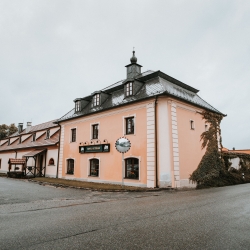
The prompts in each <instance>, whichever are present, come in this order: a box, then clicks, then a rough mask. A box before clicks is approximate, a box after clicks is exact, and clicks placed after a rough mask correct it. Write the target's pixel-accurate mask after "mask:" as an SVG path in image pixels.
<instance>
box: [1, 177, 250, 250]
mask: <svg viewBox="0 0 250 250" xmlns="http://www.w3.org/2000/svg"><path fill="white" fill-rule="evenodd" d="M0 249H1V250H3V249H18V250H19V249H60V250H63V249H219V250H223V249H233V250H238V249H250V184H244V185H237V186H231V187H223V188H212V189H206V190H191V191H178V192H176V191H172V192H171V191H161V192H152V193H134V192H132V193H107V192H92V191H85V190H77V189H71V188H68V189H67V188H54V187H51V186H40V185H38V184H35V183H30V182H27V181H23V180H16V179H7V178H0Z"/></svg>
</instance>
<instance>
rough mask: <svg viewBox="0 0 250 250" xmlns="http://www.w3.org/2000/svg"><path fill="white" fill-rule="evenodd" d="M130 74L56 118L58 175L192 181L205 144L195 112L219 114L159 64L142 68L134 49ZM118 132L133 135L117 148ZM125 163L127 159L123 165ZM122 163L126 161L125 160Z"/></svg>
mask: <svg viewBox="0 0 250 250" xmlns="http://www.w3.org/2000/svg"><path fill="white" fill-rule="evenodd" d="M130 60H131V63H130V64H129V65H127V66H126V67H127V77H126V79H125V80H123V81H120V82H117V83H115V84H113V85H111V86H109V87H107V88H104V89H102V90H100V91H96V92H94V93H92V94H91V95H89V96H86V97H83V98H77V99H75V100H74V102H75V107H74V108H73V109H72V110H71V111H70V112H68V113H67V114H66V115H64V116H63V117H61V118H60V119H59V120H58V121H57V123H58V124H59V125H60V127H61V137H60V152H59V162H58V177H59V178H65V179H76V180H83V181H91V182H102V183H114V184H121V183H122V179H123V178H124V185H132V186H140V187H151V188H154V187H183V186H192V185H193V184H192V183H190V182H189V176H190V175H191V174H192V172H193V171H194V170H195V169H196V168H197V166H198V164H199V162H200V160H201V158H202V156H203V155H204V150H201V142H200V135H201V134H202V132H204V131H205V130H206V129H208V124H205V122H204V120H202V117H201V115H200V113H201V112H202V111H203V110H209V111H211V112H215V113H219V114H221V113H220V112H219V111H218V110H216V109H215V108H213V107H212V106H211V105H209V104H208V103H207V102H205V101H204V100H203V99H201V98H200V97H199V96H198V95H197V93H198V90H196V89H195V88H193V87H191V86H189V85H186V84H184V83H182V82H180V81H178V80H176V79H174V78H172V77H170V76H168V75H166V74H165V73H163V72H161V71H146V72H144V73H141V67H142V66H141V65H139V64H137V58H136V57H135V55H134V52H133V56H132V58H131V59H130ZM120 137H126V138H127V139H129V141H130V142H131V148H130V149H129V150H128V151H127V152H126V153H124V161H123V160H122V154H121V153H119V152H118V151H117V150H116V147H115V144H116V141H117V139H119V138H120ZM123 164H124V165H123ZM122 166H124V167H122Z"/></svg>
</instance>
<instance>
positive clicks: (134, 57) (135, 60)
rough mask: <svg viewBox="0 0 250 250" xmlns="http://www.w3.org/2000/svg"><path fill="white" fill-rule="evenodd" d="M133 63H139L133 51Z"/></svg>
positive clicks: (131, 60)
mask: <svg viewBox="0 0 250 250" xmlns="http://www.w3.org/2000/svg"><path fill="white" fill-rule="evenodd" d="M130 62H131V63H137V58H136V56H135V51H134V50H133V56H132V57H131V58H130Z"/></svg>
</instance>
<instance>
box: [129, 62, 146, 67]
mask: <svg viewBox="0 0 250 250" xmlns="http://www.w3.org/2000/svg"><path fill="white" fill-rule="evenodd" d="M130 65H138V66H140V67H143V66H141V65H140V64H138V63H130V64H128V65H126V66H125V67H129V66H130Z"/></svg>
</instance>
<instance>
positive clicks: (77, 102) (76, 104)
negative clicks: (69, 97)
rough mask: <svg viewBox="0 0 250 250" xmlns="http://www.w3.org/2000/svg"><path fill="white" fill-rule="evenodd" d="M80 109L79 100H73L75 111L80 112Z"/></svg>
mask: <svg viewBox="0 0 250 250" xmlns="http://www.w3.org/2000/svg"><path fill="white" fill-rule="evenodd" d="M80 111H81V101H76V102H75V112H80Z"/></svg>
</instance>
